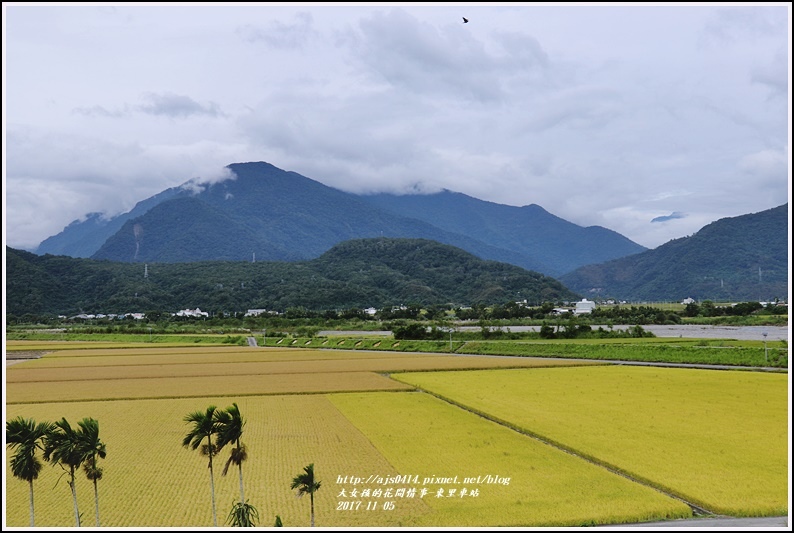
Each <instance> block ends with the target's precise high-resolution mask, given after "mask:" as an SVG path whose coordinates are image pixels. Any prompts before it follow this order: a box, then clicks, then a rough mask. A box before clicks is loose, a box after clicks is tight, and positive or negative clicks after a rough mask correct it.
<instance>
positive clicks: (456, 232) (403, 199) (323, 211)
mask: <svg viewBox="0 0 794 533" xmlns="http://www.w3.org/2000/svg"><path fill="white" fill-rule="evenodd" d="M228 169H229V171H230V176H231V178H230V179H226V180H224V181H220V182H216V183H212V184H203V185H202V184H198V183H195V182H188V183H185V184H183V185H182V186H179V187H174V188H171V189H168V190H165V191H163V192H161V193H159V194H157V195H155V196H152V197H150V198H148V199H146V200H143V201H141V202H139V203H138V204H137V205H136V206H135V208H133V209H132V210H131V211H129V212H128V213H125V214H122V215H119V216H117V217H115V218H112V219H105V218H104V217H102V216H101V215H99V214H97V213H94V214H90V215H88V216H87V218H86V219H85V220H83V221H75V222H73V223H72V224H70V225H69V226H67V227H66V228H65V229H64V230H63V231H62V232H61V233H59V234H58V235H55V236H52V237H50V238H48V239H46V240H45V241H43V242H42V243H41V245H40V246H39V247H38V249H37V250H36V253H37V254H39V255H47V254H50V255H59V256H60V255H66V256H71V257H75V258H91V259H97V260H106V261H112V262H124V263H149V264H159V263H192V262H196V261H243V262H255V261H277V262H286V263H288V264H294V265H295V266H296V268H300V267H299V265H298V263H300V262H305V261H310V260H314V259H317V258H319V257H320V256H321V255H323V254H325V253H326V252H328V251H329V250H331V249H332V248H334V247H335V246H338V245H340V244H343V243H345V242H348V241H351V240H357V239H372V238H381V239H384V238H391V239H424V240H429V241H435V242H437V243H442V244H446V245H450V246H454V247H456V248H459V249H461V250H463V251H466V252H468V253H470V254H473V255H475V256H477V257H478V258H481V259H484V260H489V261H492V262H497V263H508V264H511V265H515V266H518V267H521V268H523V269H526V270H528V271H532V272H536V273H539V274H542V275H544V276H549V277H553V278H556V279H557V280H560V281H561V282H562V283H563V284H564V286H565V287H566V288H567V289H570V291H571V293H572V294H573V293H576V294H581V295H585V296H588V297H591V298H600V299H609V298H611V299H616V300H627V301H634V302H636V301H670V300H682V299H684V298H687V297H691V298H695V299H699V300H703V299H711V300H715V301H726V300H727V301H740V300H741V301H765V300H772V299H774V298H779V299H781V300H784V299H786V298H787V295H788V279H789V277H790V275H789V274H790V272H791V269H790V265H789V263H788V242H787V239H788V223H789V216H788V204H784V205H781V206H778V207H775V208H773V209H769V210H766V211H762V212H759V213H752V214H747V215H742V216H738V217H732V218H725V219H721V220H718V221H715V222H713V223H711V224H709V225H707V226H705V227H704V228H702V229H701V230H700V231H698V232H697V233H695V234H693V235H692V236H689V237H685V238H681V239H675V240H672V241H669V242H668V243H666V244H664V245H661V246H659V247H657V248H655V249H653V250H648V249H646V248H644V247H642V246H640V245H639V244H636V243H634V242H632V241H631V240H629V239H627V238H625V237H624V236H622V235H620V234H618V233H616V232H614V231H611V230H608V229H605V228H602V227H598V226H591V227H581V226H578V225H576V224H573V223H570V222H567V221H565V220H563V219H561V218H559V217H556V216H554V215H552V214H551V213H549V212H547V211H546V210H544V209H543V208H542V207H540V206H538V205H534V204H533V205H526V206H523V207H514V206H507V205H501V204H496V203H492V202H486V201H483V200H478V199H476V198H472V197H470V196H466V195H465V194H461V193H456V192H452V191H447V190H444V191H442V192H439V193H435V194H408V195H393V194H374V195H356V194H352V193H347V192H343V191H340V190H337V189H334V188H331V187H328V186H325V185H323V184H321V183H319V182H317V181H314V180H312V179H310V178H307V177H305V176H302V175H300V174H297V173H295V172H288V171H284V170H281V169H279V168H277V167H275V166H273V165H270V164H268V163H264V162H255V163H235V164H232V165H229V166H228ZM367 259H368V260H369V259H372V256H371V255H367ZM359 260H363V259H359ZM379 279H380V280H381V281H382V282H384V283H385V282H386V281H385V278H383V277H382V276H381V277H380V278H379ZM567 289H566V290H567ZM340 305H341V304H340Z"/></svg>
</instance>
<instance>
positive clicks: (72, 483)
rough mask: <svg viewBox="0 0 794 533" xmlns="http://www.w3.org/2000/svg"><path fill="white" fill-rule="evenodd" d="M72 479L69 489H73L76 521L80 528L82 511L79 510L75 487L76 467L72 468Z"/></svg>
mask: <svg viewBox="0 0 794 533" xmlns="http://www.w3.org/2000/svg"><path fill="white" fill-rule="evenodd" d="M71 469H72V471H71V474H72V479H71V481H69V488H70V489H72V502H73V503H74V521H75V523H76V524H77V527H80V511H79V510H78V509H77V490H76V489H75V487H74V467H71Z"/></svg>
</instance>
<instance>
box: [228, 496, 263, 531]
mask: <svg viewBox="0 0 794 533" xmlns="http://www.w3.org/2000/svg"><path fill="white" fill-rule="evenodd" d="M258 521H259V511H257V509H256V507H254V506H253V505H251V504H250V503H248V502H247V501H246V502H245V503H243V502H234V505H232V510H231V511H230V512H229V516H228V517H227V518H226V523H227V524H229V525H231V526H233V527H255V526H256V523H257V522H258Z"/></svg>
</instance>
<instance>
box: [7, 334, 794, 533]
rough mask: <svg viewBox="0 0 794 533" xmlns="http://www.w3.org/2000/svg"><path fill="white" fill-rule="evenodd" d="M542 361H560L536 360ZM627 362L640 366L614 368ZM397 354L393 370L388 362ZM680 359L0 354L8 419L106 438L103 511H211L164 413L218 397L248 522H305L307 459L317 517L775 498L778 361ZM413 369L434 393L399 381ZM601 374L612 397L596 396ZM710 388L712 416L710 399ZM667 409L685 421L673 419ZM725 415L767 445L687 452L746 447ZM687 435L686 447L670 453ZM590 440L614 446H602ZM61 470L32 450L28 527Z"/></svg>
mask: <svg viewBox="0 0 794 533" xmlns="http://www.w3.org/2000/svg"><path fill="white" fill-rule="evenodd" d="M554 365H559V366H558V367H555V368H550V366H554ZM520 367H523V368H520ZM452 370H454V371H452ZM631 370H652V371H654V372H657V374H654V375H653V377H651V376H650V375H647V376H646V375H645V374H643V373H642V372H638V373H636V374H632V373H631V372H628V373H626V372H627V371H631ZM398 372H399V373H401V374H400V376H399V380H396V379H392V378H391V377H389V374H391V373H398ZM404 372H410V373H404ZM687 372H692V371H678V370H675V369H663V370H662V369H640V368H637V369H633V368H626V367H618V366H605V365H599V364H589V365H584V366H582V363H580V362H575V361H553V360H548V359H546V360H543V359H532V358H510V357H461V356H452V355H430V354H428V355H423V354H411V353H388V352H362V351H336V350H334V351H318V350H305V349H300V348H249V347H178V348H177V347H174V348H162V347H159V348H139V347H135V348H128V349H110V348H102V349H80V350H63V351H57V352H52V353H50V354H48V355H46V356H45V357H43V358H41V359H37V360H31V361H25V362H20V363H17V364H15V365H13V366H11V367H7V369H6V384H5V385H6V387H5V390H6V419H10V418H14V417H16V416H18V415H21V416H24V417H32V418H34V419H35V420H36V421H44V420H49V421H55V420H58V419H60V418H61V417H66V418H67V420H69V421H70V422H71V423H72V425H76V422H77V421H78V420H80V419H81V418H83V417H92V418H95V419H97V420H98V421H99V423H100V436H101V438H102V440H103V441H104V442H105V443H106V444H107V450H108V455H107V458H106V459H105V460H104V461H102V466H103V467H104V469H105V471H104V476H103V478H102V480H101V481H100V482H99V497H100V513H101V519H102V526H108V527H204V526H211V525H212V512H211V506H210V486H209V470H208V469H207V460H206V458H204V457H201V456H200V455H199V454H198V452H196V451H192V450H188V449H186V448H183V447H182V446H181V441H182V438H183V437H184V435H185V434H186V433H187V431H188V430H189V427H188V425H187V424H185V423H184V422H183V420H182V419H183V417H184V416H185V415H186V414H188V413H189V412H192V411H196V410H202V411H203V410H204V409H206V407H207V406H209V405H216V406H218V407H219V408H221V409H222V408H226V407H228V406H230V405H231V403H232V402H236V403H237V404H238V405H239V407H240V410H241V413H242V414H243V416H244V417H245V419H246V421H247V423H246V427H245V433H244V435H243V442H244V443H245V444H246V446H247V449H248V454H249V458H248V460H247V461H246V462H245V463H244V464H243V475H244V483H245V497H246V498H247V499H248V500H249V501H250V503H252V504H253V505H255V506H256V507H257V508H258V510H259V514H260V522H259V525H260V526H272V525H273V521H274V518H275V515H280V516H281V518H282V521H283V523H284V525H285V526H298V527H303V526H308V525H309V501H308V497H304V498H300V499H299V498H297V497H296V496H295V493H294V491H292V490H290V488H289V486H290V482H291V480H292V478H293V477H294V476H295V475H297V474H299V473H301V471H302V468H303V467H304V466H306V465H307V464H309V463H314V464H315V472H316V474H317V477H318V479H320V480H321V481H322V487H321V489H320V490H319V491H318V492H317V494H316V496H315V513H316V525H317V526H331V527H344V526H366V527H389V526H440V527H463V526H577V525H595V524H614V523H631V522H639V521H647V520H660V519H665V518H678V517H687V516H691V511H690V509H689V507H687V506H686V505H685V504H684V503H682V502H681V501H680V500H679V499H677V497H681V496H682V495H685V496H687V497H690V498H693V499H695V498H696V497H697V496H698V495H699V494H700V492H702V491H705V492H707V493H709V492H710V493H712V494H717V495H718V497H717V496H714V498H715V499H714V500H713V501H714V502H723V501H728V502H730V500H731V499H732V498H734V499H735V498H740V499H741V500H742V501H739V502H733V504H734V506H735V507H736V508H737V509H738V511H737V514H749V515H753V514H756V515H762V514H773V513H777V514H786V512H787V511H786V508H785V504H783V507H782V509H781V507H780V503H779V502H780V501H781V494H782V499H783V500H782V501H785V497H786V471H787V459H786V457H782V456H781V454H780V450H782V451H783V452H785V451H786V444H787V440H786V437H785V435H786V421H785V417H784V420H783V424H782V429H781V430H777V429H776V428H777V426H778V425H779V424H780V417H781V411H782V413H783V415H785V413H786V407H785V405H786V390H787V384H786V379H785V378H786V376H784V375H782V376H779V375H775V376H769V375H761V374H757V373H749V372H716V371H698V372H700V374H701V376H700V377H698V378H697V379H694V378H692V377H690V376H689V375H688V374H687ZM433 378H437V379H436V380H435V381H433ZM770 378H772V379H770ZM693 379H694V381H693ZM427 380H430V381H427ZM620 383H623V386H622V387H621V386H620ZM652 385H654V386H656V387H657V388H660V389H667V390H669V391H670V392H669V395H668V396H664V395H661V396H660V395H656V396H653V395H652V397H651V399H645V403H642V402H641V401H640V398H641V397H642V396H643V395H642V394H641V393H640V391H642V390H654V389H651V388H650V387H651V386H652ZM417 386H420V387H421V388H422V389H427V390H428V391H432V392H433V393H434V394H438V395H440V396H443V397H446V398H449V399H450V400H451V401H444V400H442V399H439V398H437V397H435V396H433V395H431V394H429V393H426V392H417V390H416V387H417ZM577 389H581V390H577ZM610 389H611V390H612V391H613V392H614V394H615V395H623V400H622V401H617V400H615V401H610V400H609V398H605V397H604V396H609V394H606V392H605V391H609V390H610ZM571 391H575V392H576V394H571ZM750 396H752V397H750ZM781 397H782V404H780V405H778V404H779V402H780V398H781ZM499 398H502V403H499V401H498V400H499ZM588 398H589V403H588ZM569 399H570V402H569ZM489 400H492V401H493V402H495V403H488V401H489ZM659 402H661V405H660V404H659ZM726 402H727V403H728V405H730V406H731V409H730V411H731V416H732V418H730V419H729V420H724V419H723V418H724V417H725V416H726V415H725V414H724V411H725V409H721V408H720V406H721V405H723V404H725V403H726ZM593 403H603V404H604V405H603V407H599V406H597V405H593ZM665 403H669V404H670V405H669V407H667V408H666V407H665V405H664V404H665ZM740 403H741V404H743V406H742V407H741V408H739V407H738V404H740ZM684 404H686V405H690V406H691V409H692V411H693V412H696V413H698V414H699V415H702V414H703V413H707V416H705V417H704V418H703V419H697V420H694V419H688V418H686V417H687V416H691V412H690V411H686V412H681V409H682V407H681V405H684ZM459 405H465V406H468V407H470V408H473V409H476V410H479V411H482V412H483V413H486V414H487V415H488V417H492V418H494V419H503V420H504V421H505V423H504V424H499V423H495V422H493V421H491V420H488V419H486V418H484V417H482V416H479V415H477V414H474V413H473V412H471V411H470V410H467V409H464V408H461V407H460V406H459ZM754 406H755V408H754ZM491 411H493V412H491ZM671 411H672V412H674V413H678V417H679V418H678V420H679V426H681V427H685V428H688V429H686V430H684V429H676V428H677V426H676V424H675V422H674V421H675V420H676V415H669V414H667V413H669V412H671ZM577 413H578V415H577ZM640 413H645V414H646V415H651V418H652V419H653V420H655V422H654V423H653V424H651V426H652V427H656V426H658V430H657V431H650V429H649V424H648V422H647V420H645V419H647V418H648V417H647V416H646V417H642V416H639V414H640ZM508 415H509V416H508ZM557 420H559V425H561V426H562V428H557V427H556V424H555V421H557ZM643 423H644V424H645V425H642V424H643ZM637 424H640V425H639V428H640V430H639V431H638V430H636V425H637ZM729 424H740V427H742V428H744V429H743V431H742V436H743V437H745V438H746V437H747V434H748V433H749V434H752V438H753V439H763V440H764V442H765V445H764V447H765V448H766V449H767V451H765V452H763V453H762V452H761V451H759V453H758V454H756V456H755V459H754V460H740V461H733V462H732V461H722V462H720V461H714V460H710V461H705V459H704V458H706V459H708V458H709V457H710V454H711V455H713V454H720V455H725V456H728V457H738V458H741V456H742V455H743V454H744V455H746V448H744V447H743V446H744V444H743V443H742V442H741V439H732V440H725V441H720V438H721V437H720V436H721V435H723V433H724V432H725V431H726V430H725V429H724V428H727V427H728V425H729ZM511 426H512V427H511ZM604 426H605V427H604ZM710 427H711V428H713V427H720V428H723V429H721V430H719V431H717V432H716V433H715V434H714V435H712V434H711V433H709V432H708V431H704V430H705V429H708V428H710ZM515 428H519V429H521V430H522V431H524V432H526V433H531V434H536V435H539V436H542V437H544V438H545V439H547V440H552V441H554V442H556V443H558V444H559V445H560V446H561V447H563V448H568V449H575V450H577V451H579V452H581V454H582V455H584V456H587V457H591V458H596V459H597V460H599V461H603V462H604V463H609V464H610V465H612V466H614V467H615V469H618V470H623V471H625V472H629V473H631V474H632V475H633V476H635V477H636V478H638V479H639V481H634V480H631V479H629V478H627V477H625V476H622V475H619V474H618V473H615V472H614V471H610V470H609V469H608V468H604V467H603V466H601V465H599V464H596V463H593V462H590V461H587V460H585V459H583V458H581V457H577V456H575V455H572V454H570V453H566V452H565V451H562V450H560V449H558V448H557V447H554V446H551V445H549V444H546V443H544V442H542V441H540V440H538V439H535V438H532V437H531V436H528V435H526V434H523V433H521V432H520V431H516V429H515ZM577 428H578V431H577ZM781 431H782V437H781ZM721 432H723V433H721ZM754 432H755V433H757V435H755V434H754ZM579 433H588V434H587V435H580V434H579ZM687 439H689V447H690V448H693V450H690V451H688V452H687V453H683V452H682V451H681V450H682V449H684V448H685V446H683V444H682V443H683V442H686V441H687ZM781 439H782V441H781ZM755 442H756V441H755V440H751V443H753V444H754V443H755ZM716 444H720V445H721V447H720V448H718V449H715V446H716ZM635 447H645V448H646V450H649V451H648V452H647V453H646V455H648V454H651V455H652V454H666V456H667V457H668V458H670V457H669V456H670V455H671V454H674V455H676V457H675V458H673V459H674V460H671V461H669V462H670V463H671V464H672V466H667V465H662V463H664V461H661V460H659V461H646V463H647V464H643V462H642V461H641V455H642V454H636V453H634V452H633V448H635ZM605 450H606V451H611V453H612V455H606V456H605V457H602V456H603V455H605V453H606V452H605ZM227 455H228V450H223V451H222V452H221V456H220V457H218V458H216V463H215V464H216V468H215V488H216V502H217V513H218V521H219V525H223V522H224V521H225V518H226V516H227V515H228V512H229V509H230V508H231V506H232V504H233V502H234V501H236V499H238V498H239V480H238V477H237V471H236V470H234V471H231V470H230V472H229V475H227V476H225V477H224V476H221V475H220V471H221V470H222V466H223V463H224V462H225V459H226V457H227ZM784 455H785V453H784ZM701 463H704V464H701ZM671 472H672V473H676V472H677V475H672V474H671ZM781 473H782V474H781ZM61 474H62V471H61V469H60V468H59V467H57V466H54V465H51V464H45V465H44V468H43V470H42V473H41V475H40V477H39V479H37V480H36V481H35V482H34V490H35V505H36V526H37V527H39V526H41V527H70V526H73V525H74V517H73V509H72V504H71V494H70V492H69V489H68V486H67V484H66V481H65V479H59V478H60V477H61ZM5 476H6V494H5V498H6V511H7V512H6V516H5V519H6V523H5V524H4V525H7V526H11V527H25V526H27V525H28V524H29V511H28V485H27V483H26V482H23V481H20V480H18V479H16V478H13V477H12V475H11V473H10V466H9V454H8V453H7V454H6V472H5ZM759 477H760V478H762V481H761V482H758V481H757V480H756V478H759ZM508 478H509V482H507V483H505V480H506V479H508ZM709 479H711V480H712V481H711V485H712V486H713V487H712V488H713V490H712V489H711V488H710V486H709V482H708V480H709ZM721 479H722V480H729V483H724V482H723V484H731V485H742V486H747V487H751V488H752V487H754V486H756V485H759V486H760V485H762V484H763V485H764V486H766V488H765V489H763V490H762V489H760V488H759V489H758V490H757V491H755V492H757V493H758V494H759V496H758V497H757V498H755V499H752V498H749V497H746V495H745V494H744V493H742V492H736V491H734V492H733V493H732V492H731V491H730V490H728V491H723V492H724V494H723V493H722V492H720V491H718V490H717V489H718V485H719V484H720V480H721ZM500 480H501V481H500ZM763 480H765V481H763ZM353 481H358V483H357V484H355V485H354V484H353ZM659 487H663V488H665V489H666V490H658V488H659ZM693 487H695V488H694V489H693ZM781 487H782V492H781ZM422 489H425V490H426V492H425V493H423V492H422ZM439 489H443V491H442V493H439V492H438V491H439ZM464 489H465V490H464ZM354 491H355V492H354ZM378 491H380V492H378ZM666 492H669V493H672V494H673V495H674V496H673V497H671V496H670V495H669V494H667V493H666ZM751 492H753V491H751ZM77 494H78V500H79V504H80V511H81V513H82V514H83V525H84V526H92V525H94V505H93V486H92V485H91V484H90V482H89V481H88V480H87V479H85V476H84V475H83V474H82V472H81V473H79V474H78V482H77ZM676 496H677V497H676ZM698 501H699V502H700V500H698ZM703 502H706V503H711V502H712V500H709V499H708V498H706V499H703ZM704 505H705V503H704ZM725 507H726V508H731V507H730V505H726V506H725Z"/></svg>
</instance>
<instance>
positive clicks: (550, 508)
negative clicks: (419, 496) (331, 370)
mask: <svg viewBox="0 0 794 533" xmlns="http://www.w3.org/2000/svg"><path fill="white" fill-rule="evenodd" d="M331 401H332V402H333V404H334V405H336V406H337V407H338V408H339V409H340V410H341V411H342V413H344V415H345V416H346V417H347V418H348V419H349V420H351V421H352V422H353V423H354V424H355V425H356V427H358V428H359V429H360V430H361V431H362V432H363V433H364V434H365V435H366V436H367V437H368V438H369V439H370V441H372V442H373V444H374V445H375V447H376V448H377V449H378V450H379V451H380V452H381V453H382V454H383V455H384V456H385V457H386V458H387V459H388V461H389V462H390V463H391V464H393V465H394V466H395V467H396V468H397V469H398V470H399V471H400V472H401V473H404V474H408V475H411V474H413V475H416V476H418V479H417V481H418V483H417V484H416V486H417V487H419V488H428V489H429V492H428V494H427V495H426V496H425V500H426V503H427V505H429V506H430V507H432V508H433V509H434V511H435V512H434V513H432V514H426V515H422V516H419V517H417V518H416V520H415V521H414V522H412V523H411V524H410V525H416V526H423V527H424V526H431V527H438V526H455V527H488V526H544V525H555V526H581V525H596V524H610V523H622V522H636V521H643V520H651V519H656V520H659V519H663V518H679V517H685V516H691V511H690V509H689V507H687V506H686V505H685V504H683V503H681V502H679V501H677V500H674V499H672V498H669V497H667V496H665V495H663V494H661V493H659V492H657V491H655V490H653V489H650V488H648V487H645V486H642V485H639V484H637V483H633V482H631V481H628V480H626V479H625V478H623V477H621V476H619V475H617V474H613V473H610V472H608V471H607V470H605V469H603V468H600V467H597V466H594V465H592V464H590V463H587V462H585V461H582V460H581V459H578V458H575V457H573V456H571V455H569V454H567V453H565V452H562V451H560V450H557V449H554V448H552V447H551V446H548V445H546V444H543V443H540V442H538V441H536V440H534V439H531V438H529V437H526V436H523V435H520V434H518V433H516V432H515V431H512V430H510V429H507V428H505V427H502V426H499V425H498V424H495V423H493V422H490V421H487V420H484V419H482V418H480V417H478V416H476V415H473V414H471V413H468V412H466V411H464V410H461V409H458V408H456V407H454V406H451V405H449V404H448V403H445V402H443V401H441V400H438V399H436V398H433V397H431V396H429V395H427V394H421V393H399V394H387V393H371V394H370V393H367V394H335V395H332V396H331ZM427 478H431V479H430V480H429V481H428V484H426V485H425V484H424V483H425V481H426V480H427ZM432 478H440V480H441V482H440V483H433V482H432V481H433V479H432ZM467 478H469V479H467ZM475 478H476V481H474V479H475ZM439 489H442V491H443V492H442V494H441V495H440V496H439V494H438V490H439ZM464 489H465V490H464ZM451 490H454V493H452V494H450V491H451ZM475 490H476V491H478V492H479V494H477V495H473V492H474V491H475ZM404 501H405V500H401V499H397V500H396V505H397V506H400V505H402V504H403V502H404Z"/></svg>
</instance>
